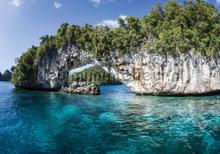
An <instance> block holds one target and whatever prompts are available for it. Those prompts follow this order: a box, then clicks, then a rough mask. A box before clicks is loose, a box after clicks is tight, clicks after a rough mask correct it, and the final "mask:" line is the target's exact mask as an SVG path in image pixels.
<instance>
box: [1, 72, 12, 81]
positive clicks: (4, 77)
mask: <svg viewBox="0 0 220 154" xmlns="http://www.w3.org/2000/svg"><path fill="white" fill-rule="evenodd" d="M11 78H12V73H11V71H9V70H8V69H7V70H6V71H5V72H4V73H3V74H2V73H1V72H0V81H11Z"/></svg>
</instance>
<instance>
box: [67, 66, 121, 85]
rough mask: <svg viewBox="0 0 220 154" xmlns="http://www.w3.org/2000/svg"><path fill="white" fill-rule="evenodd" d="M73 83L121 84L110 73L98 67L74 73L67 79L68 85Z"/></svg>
mask: <svg viewBox="0 0 220 154" xmlns="http://www.w3.org/2000/svg"><path fill="white" fill-rule="evenodd" d="M73 81H77V82H79V81H80V82H82V81H87V82H90V83H93V84H96V85H107V84H112V85H113V84H121V82H120V81H118V80H116V79H115V78H114V77H113V76H112V75H111V74H110V73H107V72H106V71H104V70H103V69H102V68H101V67H100V66H94V67H91V68H87V69H85V70H83V71H82V72H78V73H75V74H73V75H71V76H70V77H69V84H71V83H72V82H73Z"/></svg>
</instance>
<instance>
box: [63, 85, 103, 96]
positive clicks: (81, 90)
mask: <svg viewBox="0 0 220 154" xmlns="http://www.w3.org/2000/svg"><path fill="white" fill-rule="evenodd" d="M61 90H62V91H63V92H67V93H72V94H88V95H99V94H100V89H99V87H98V86H97V85H94V84H90V83H88V82H73V83H72V84H71V85H69V86H67V87H63V88H62V89H61Z"/></svg>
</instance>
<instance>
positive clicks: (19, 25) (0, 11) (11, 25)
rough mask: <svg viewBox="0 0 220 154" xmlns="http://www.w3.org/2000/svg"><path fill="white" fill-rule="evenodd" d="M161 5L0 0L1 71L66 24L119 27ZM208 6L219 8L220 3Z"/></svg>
mask: <svg viewBox="0 0 220 154" xmlns="http://www.w3.org/2000/svg"><path fill="white" fill-rule="evenodd" d="M158 2H160V3H164V2H166V0H0V71H1V72H3V71H4V70H5V69H7V68H10V67H11V66H12V65H14V63H15V58H17V57H19V56H20V55H21V53H22V52H24V51H25V50H26V49H27V48H29V47H31V46H32V45H38V43H39V38H40V37H41V36H42V35H45V34H54V33H55V32H56V30H57V28H58V27H59V26H60V24H61V23H63V22H68V23H70V24H78V25H84V24H85V23H90V24H92V25H97V24H100V23H102V24H108V25H110V26H116V19H117V18H118V17H119V16H121V17H125V16H137V17H141V16H144V15H146V14H147V13H149V11H150V10H151V9H152V7H153V6H154V5H155V4H156V3H158ZM179 2H181V0H179ZM209 2H211V3H213V4H214V5H216V7H218V8H219V7H220V5H219V4H220V0H209Z"/></svg>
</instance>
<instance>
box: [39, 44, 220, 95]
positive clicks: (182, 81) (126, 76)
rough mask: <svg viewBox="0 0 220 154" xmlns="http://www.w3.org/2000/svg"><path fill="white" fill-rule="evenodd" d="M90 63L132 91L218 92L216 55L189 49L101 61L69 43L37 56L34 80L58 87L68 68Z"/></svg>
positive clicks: (219, 71)
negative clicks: (62, 47)
mask: <svg viewBox="0 0 220 154" xmlns="http://www.w3.org/2000/svg"><path fill="white" fill-rule="evenodd" d="M114 54H115V53H114ZM112 57H115V56H112ZM91 63H93V64H99V65H100V66H102V67H103V68H104V69H105V70H106V71H108V72H110V73H111V74H113V75H114V76H115V77H117V78H118V79H119V80H121V81H122V82H123V83H125V84H126V85H127V86H128V87H129V88H130V89H131V91H132V92H134V93H136V94H154V95H199V94H208V93H214V92H219V91H220V58H218V59H217V60H216V59H215V60H214V59H210V58H207V57H204V56H201V55H195V54H193V52H188V53H186V54H182V55H181V56H179V57H176V58H175V57H173V56H169V55H159V54H156V53H155V52H150V51H149V50H147V49H144V48H142V49H140V50H139V51H138V52H133V53H130V54H126V55H124V56H122V57H120V58H111V59H110V61H105V60H102V59H99V60H96V59H95V58H94V57H93V56H92V55H91V54H88V53H86V52H84V51H82V50H78V49H77V48H76V47H74V46H69V47H68V48H66V49H60V50H58V51H56V52H53V53H52V54H51V55H47V56H45V57H43V58H42V59H41V62H40V65H39V66H38V76H37V79H38V81H37V83H40V84H41V85H43V87H44V88H47V89H57V88H61V87H63V86H65V84H66V83H65V82H66V79H67V77H68V73H69V70H71V69H73V68H78V67H80V66H83V65H85V64H91Z"/></svg>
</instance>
